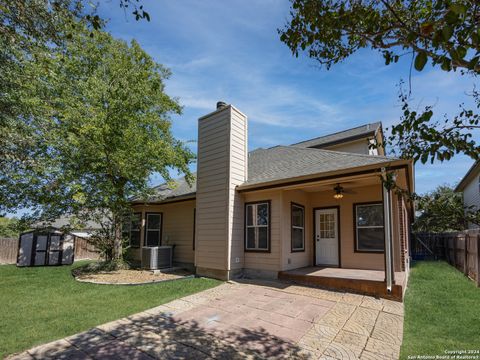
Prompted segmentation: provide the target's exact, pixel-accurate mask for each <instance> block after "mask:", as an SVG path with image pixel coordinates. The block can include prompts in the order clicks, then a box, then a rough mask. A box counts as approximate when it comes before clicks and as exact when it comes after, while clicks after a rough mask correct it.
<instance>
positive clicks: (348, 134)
mask: <svg viewBox="0 0 480 360" xmlns="http://www.w3.org/2000/svg"><path fill="white" fill-rule="evenodd" d="M380 126H382V123H381V122H375V123H371V124H365V125H362V126H358V127H355V128H352V129H348V130H343V131H339V132H336V133H333V134H328V135H325V136H320V137H316V138H314V139H310V140H306V141H302V142H299V143H296V144H292V146H295V147H302V148H310V147H324V146H328V145H333V144H335V143H340V142H343V141H348V140H350V139H351V140H353V139H355V138H357V137H362V136H366V135H369V134H374V133H375V132H376V131H377V130H378V128H379V127H380Z"/></svg>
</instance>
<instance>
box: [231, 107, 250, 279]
mask: <svg viewBox="0 0 480 360" xmlns="http://www.w3.org/2000/svg"><path fill="white" fill-rule="evenodd" d="M231 111H232V112H231V127H230V151H231V153H230V183H229V189H228V192H229V200H228V201H229V215H228V221H229V225H228V226H229V236H230V239H229V244H230V256H229V257H230V263H229V267H228V269H229V270H230V269H241V268H243V266H244V252H243V221H244V220H243V219H244V203H243V196H242V195H241V194H239V193H238V192H237V191H236V190H235V188H236V186H237V185H240V184H243V183H244V182H245V181H246V180H247V168H248V166H247V163H248V159H247V156H248V144H247V142H248V141H247V133H248V124H247V118H246V117H245V115H243V114H242V113H240V112H239V111H237V110H236V109H235V108H232V109H231Z"/></svg>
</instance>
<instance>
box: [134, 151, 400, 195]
mask: <svg viewBox="0 0 480 360" xmlns="http://www.w3.org/2000/svg"><path fill="white" fill-rule="evenodd" d="M397 160H399V159H397V158H393V157H386V156H372V155H362V154H355V153H346V152H339V151H331V150H322V149H310V148H298V147H293V146H275V147H273V148H269V149H257V150H254V151H251V152H250V153H249V156H248V180H247V181H246V182H245V183H244V184H243V185H241V186H250V185H256V184H262V183H267V182H272V181H277V180H287V179H292V178H297V177H301V176H306V175H315V174H322V173H328V172H332V171H337V170H344V169H352V168H359V167H364V166H368V165H381V164H387V163H391V162H392V161H397ZM174 184H175V185H174V186H171V185H168V184H162V185H159V186H157V187H155V188H153V190H154V191H155V195H154V196H153V197H152V198H150V199H149V200H148V202H168V201H171V200H180V199H189V198H192V199H193V198H195V193H196V190H197V189H196V182H195V181H193V183H192V185H191V186H190V185H188V183H187V181H186V180H185V178H181V179H178V180H176V181H175V182H174ZM132 201H133V202H142V201H141V200H140V199H138V198H136V199H133V200H132Z"/></svg>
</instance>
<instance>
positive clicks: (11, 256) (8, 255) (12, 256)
mask: <svg viewBox="0 0 480 360" xmlns="http://www.w3.org/2000/svg"><path fill="white" fill-rule="evenodd" d="M17 250H18V239H15V238H1V239H0V264H15V263H16V262H17Z"/></svg>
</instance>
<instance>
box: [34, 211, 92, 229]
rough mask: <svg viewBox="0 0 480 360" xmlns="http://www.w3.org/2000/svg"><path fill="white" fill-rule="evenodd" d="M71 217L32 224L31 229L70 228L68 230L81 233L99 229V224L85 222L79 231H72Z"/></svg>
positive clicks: (63, 216)
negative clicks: (80, 231)
mask: <svg viewBox="0 0 480 360" xmlns="http://www.w3.org/2000/svg"><path fill="white" fill-rule="evenodd" d="M70 221H71V216H70V215H62V216H60V217H59V218H57V219H55V220H54V221H51V222H49V221H40V222H37V223H35V224H33V228H35V229H39V228H46V227H52V228H55V229H63V228H70V230H72V231H73V230H82V231H88V230H97V229H100V228H101V226H100V224H99V223H97V222H94V221H87V222H86V223H85V224H83V225H82V228H81V229H72V228H71V223H70Z"/></svg>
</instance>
